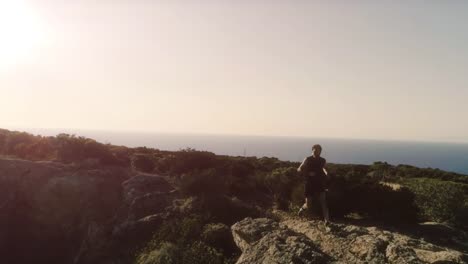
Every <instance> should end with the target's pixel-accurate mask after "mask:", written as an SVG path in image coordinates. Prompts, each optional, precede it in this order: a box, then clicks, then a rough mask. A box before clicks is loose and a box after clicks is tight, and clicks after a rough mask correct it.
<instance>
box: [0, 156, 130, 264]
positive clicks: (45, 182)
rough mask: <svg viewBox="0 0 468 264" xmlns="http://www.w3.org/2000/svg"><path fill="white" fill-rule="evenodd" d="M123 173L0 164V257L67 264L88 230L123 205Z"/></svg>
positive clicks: (9, 162)
mask: <svg viewBox="0 0 468 264" xmlns="http://www.w3.org/2000/svg"><path fill="white" fill-rule="evenodd" d="M129 177H131V174H130V172H129V171H127V170H124V169H122V168H114V167H102V168H99V169H93V168H81V167H78V166H74V165H65V164H61V163H55V162H31V161H24V160H13V159H0V189H1V190H0V201H1V204H0V245H1V247H0V255H1V256H2V262H5V263H70V262H71V261H72V256H73V255H74V253H76V251H77V248H79V245H80V243H81V240H82V238H83V236H84V235H85V234H86V232H87V229H88V225H89V224H90V223H92V222H94V223H105V222H107V221H108V220H109V219H110V218H112V217H113V215H114V214H115V212H116V211H117V209H118V208H119V206H120V204H121V194H122V192H121V186H120V185H121V183H122V182H123V181H124V180H126V179H128V178H129Z"/></svg>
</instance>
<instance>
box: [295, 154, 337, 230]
mask: <svg viewBox="0 0 468 264" xmlns="http://www.w3.org/2000/svg"><path fill="white" fill-rule="evenodd" d="M321 153H322V146H320V145H314V146H313V147H312V156H309V157H306V158H305V159H304V161H303V162H302V164H301V165H300V166H299V168H298V169H297V171H298V172H299V173H300V174H301V175H302V176H304V178H305V190H304V196H305V203H304V205H303V206H302V207H301V209H300V210H299V213H298V214H299V215H301V214H302V213H304V211H305V210H307V209H310V208H311V205H312V199H313V198H314V197H316V198H318V200H319V202H320V206H321V207H322V213H323V218H324V220H325V224H328V223H329V221H330V217H329V213H328V206H327V203H326V200H325V181H326V178H327V175H328V173H327V170H326V169H325V164H326V160H325V159H324V158H322V157H320V154H321Z"/></svg>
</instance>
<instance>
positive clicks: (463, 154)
mask: <svg viewBox="0 0 468 264" xmlns="http://www.w3.org/2000/svg"><path fill="white" fill-rule="evenodd" d="M23 131H27V132H30V133H33V134H36V135H38V134H39V135H43V136H55V135H57V134H59V133H69V134H75V135H77V136H84V137H89V138H93V139H95V140H97V141H99V142H102V143H110V144H113V145H122V146H127V147H143V146H145V147H149V148H156V149H160V150H180V149H185V148H193V149H196V150H205V151H210V152H213V153H215V154H220V155H230V156H256V157H276V158H278V159H280V160H285V161H286V160H287V161H302V160H303V159H304V157H306V156H309V155H311V147H312V145H314V144H320V145H321V146H322V148H323V151H322V156H323V157H324V158H326V159H327V162H330V163H341V164H372V163H374V162H376V161H385V162H387V163H389V164H392V165H398V164H407V165H413V166H416V167H420V168H438V169H441V170H445V171H451V172H457V173H461V174H465V175H468V143H445V142H419V141H418V142H412V141H384V140H365V139H337V138H314V137H310V138H309V137H287V136H244V135H216V134H184V133H156V132H155V133H143V132H112V131H92V130H65V129H61V130H54V129H27V130H23Z"/></svg>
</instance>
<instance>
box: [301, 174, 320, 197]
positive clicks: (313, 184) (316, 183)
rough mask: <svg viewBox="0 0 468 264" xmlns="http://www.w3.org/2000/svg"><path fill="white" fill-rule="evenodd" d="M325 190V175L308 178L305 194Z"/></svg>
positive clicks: (308, 194) (310, 194)
mask: <svg viewBox="0 0 468 264" xmlns="http://www.w3.org/2000/svg"><path fill="white" fill-rule="evenodd" d="M324 191H325V177H314V178H309V179H307V180H306V183H305V189H304V196H306V197H307V196H313V195H315V194H318V193H321V192H324Z"/></svg>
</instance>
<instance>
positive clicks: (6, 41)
mask: <svg viewBox="0 0 468 264" xmlns="http://www.w3.org/2000/svg"><path fill="white" fill-rule="evenodd" d="M40 22H41V21H40V20H39V17H38V16H37V14H36V13H35V12H34V10H33V9H32V7H31V6H29V5H28V4H27V3H26V2H25V1H21V0H2V1H0V69H1V70H4V69H9V68H11V67H13V66H15V65H18V64H21V63H25V62H27V61H28V60H30V59H31V57H32V56H34V55H35V54H34V52H35V50H36V49H37V48H38V47H39V45H41V44H42V43H43V41H44V40H45V32H44V28H43V25H42V24H41V23H40Z"/></svg>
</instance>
